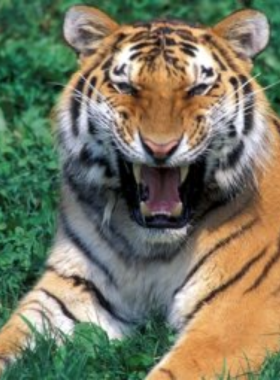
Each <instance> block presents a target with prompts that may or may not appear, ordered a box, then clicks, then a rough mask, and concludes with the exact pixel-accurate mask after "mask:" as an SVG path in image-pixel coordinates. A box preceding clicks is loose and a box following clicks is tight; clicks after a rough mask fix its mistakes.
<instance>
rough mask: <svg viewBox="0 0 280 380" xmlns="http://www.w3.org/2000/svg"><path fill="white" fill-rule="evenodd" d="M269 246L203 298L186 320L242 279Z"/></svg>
mask: <svg viewBox="0 0 280 380" xmlns="http://www.w3.org/2000/svg"><path fill="white" fill-rule="evenodd" d="M266 251H267V248H264V249H262V250H261V251H260V252H259V253H258V254H257V255H256V256H254V257H253V258H252V259H251V260H249V261H247V263H246V264H245V265H244V266H243V267H242V268H241V269H240V270H239V271H238V272H237V273H236V274H235V275H234V276H233V277H231V278H230V279H229V280H228V281H226V282H225V283H223V284H222V285H220V286H218V287H217V288H216V289H213V290H212V291H211V292H210V293H208V294H207V295H206V296H205V297H204V298H203V299H202V300H200V301H199V302H198V303H197V305H196V306H195V307H194V309H193V311H191V312H190V313H189V314H188V315H187V316H186V317H185V321H186V322H188V321H190V320H191V319H192V318H193V317H194V316H195V314H197V313H198V312H199V310H200V309H201V308H202V307H203V306H205V305H206V304H209V302H211V301H213V300H214V299H215V298H216V297H217V296H218V295H219V294H221V293H223V292H224V291H225V290H227V289H228V288H229V287H231V286H232V285H234V284H236V283H237V282H238V281H240V280H241V279H242V278H243V277H244V276H245V275H246V273H247V272H248V271H249V270H250V269H251V267H252V266H253V265H254V264H256V263H257V262H258V261H259V260H260V259H261V258H262V257H263V256H264V255H265V253H266Z"/></svg>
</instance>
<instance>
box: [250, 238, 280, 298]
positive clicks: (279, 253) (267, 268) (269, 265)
mask: <svg viewBox="0 0 280 380" xmlns="http://www.w3.org/2000/svg"><path fill="white" fill-rule="evenodd" d="M279 248H280V239H278V243H277V249H276V252H275V254H274V255H273V256H272V257H271V259H270V260H269V261H268V263H267V264H266V265H265V266H264V268H263V271H262V272H261V274H260V275H259V276H258V277H257V278H256V280H255V282H254V283H253V284H252V285H251V286H250V287H249V288H248V289H246V290H245V292H244V294H246V293H249V292H251V291H253V290H255V289H257V288H258V287H259V286H260V285H261V284H262V282H263V281H264V280H265V279H266V278H267V276H268V274H269V272H270V271H271V270H272V268H273V266H274V265H275V264H276V263H277V262H278V260H279V259H280V249H279Z"/></svg>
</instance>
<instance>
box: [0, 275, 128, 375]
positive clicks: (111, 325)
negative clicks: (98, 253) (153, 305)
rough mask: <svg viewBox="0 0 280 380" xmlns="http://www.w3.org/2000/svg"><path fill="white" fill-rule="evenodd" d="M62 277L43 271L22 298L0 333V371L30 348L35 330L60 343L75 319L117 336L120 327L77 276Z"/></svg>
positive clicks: (119, 335) (72, 326)
mask: <svg viewBox="0 0 280 380" xmlns="http://www.w3.org/2000/svg"><path fill="white" fill-rule="evenodd" d="M74 279H75V280H76V282H74V281H73V278H72V277H70V278H68V277H63V276H60V275H58V274H57V273H56V272H54V271H47V272H46V273H45V275H44V276H43V277H42V279H41V280H40V281H39V283H38V284H37V286H36V287H35V288H34V289H33V290H32V291H31V292H30V293H29V294H28V295H27V296H26V297H25V298H24V299H23V300H22V302H21V303H20V305H19V307H18V309H17V310H16V311H15V312H14V314H13V315H12V317H11V318H10V319H9V320H8V322H7V323H6V325H5V326H4V327H3V328H2V330H1V332H0V374H1V371H3V369H4V368H5V367H6V366H7V365H9V364H10V363H12V362H13V361H14V360H15V359H16V358H17V356H19V355H20V353H21V351H22V350H23V349H24V348H25V347H27V346H30V347H34V343H35V332H39V333H41V334H45V333H47V336H51V337H54V338H55V339H56V341H58V342H60V341H61V338H62V337H63V335H65V334H71V333H72V332H73V330H74V327H75V324H76V323H77V322H92V323H94V324H96V325H99V326H101V327H102V328H103V329H104V330H105V331H106V332H107V334H108V336H109V337H110V338H120V337H121V336H122V335H123V333H124V329H125V327H127V326H125V327H124V326H123V324H122V323H121V321H116V320H114V319H113V318H112V316H111V315H109V313H107V312H106V310H104V309H103V308H102V307H101V305H100V304H99V303H98V300H97V299H96V298H95V297H94V295H93V294H91V293H90V292H89V291H87V290H86V289H85V286H84V284H83V282H82V280H81V282H80V283H79V282H77V277H74Z"/></svg>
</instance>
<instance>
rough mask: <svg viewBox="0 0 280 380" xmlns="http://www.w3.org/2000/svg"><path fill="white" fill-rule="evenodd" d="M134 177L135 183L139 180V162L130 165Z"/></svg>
mask: <svg viewBox="0 0 280 380" xmlns="http://www.w3.org/2000/svg"><path fill="white" fill-rule="evenodd" d="M132 169H133V174H134V178H135V180H136V182H137V183H140V182H141V165H139V164H133V165H132Z"/></svg>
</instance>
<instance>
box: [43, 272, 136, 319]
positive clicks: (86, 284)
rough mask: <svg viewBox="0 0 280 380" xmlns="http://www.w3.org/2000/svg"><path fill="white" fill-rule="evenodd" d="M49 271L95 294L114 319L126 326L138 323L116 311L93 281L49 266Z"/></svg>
mask: <svg viewBox="0 0 280 380" xmlns="http://www.w3.org/2000/svg"><path fill="white" fill-rule="evenodd" d="M46 269H47V270H48V271H52V272H55V273H56V275H57V276H59V277H61V278H63V279H65V280H70V281H72V282H73V285H74V286H82V287H83V288H84V290H85V291H87V292H89V293H94V295H95V297H96V299H97V301H98V303H99V305H100V306H101V307H103V309H105V310H106V311H107V312H108V313H109V314H110V315H111V316H112V317H114V318H115V319H117V320H118V321H120V322H122V323H125V324H130V325H132V324H135V323H136V322H134V321H130V320H128V319H126V318H123V317H122V316H120V315H119V313H118V312H117V311H116V310H115V307H114V306H113V305H112V304H111V302H109V301H108V300H107V299H106V298H105V296H104V295H103V294H102V292H101V291H100V290H99V289H98V287H97V286H96V285H95V283H94V282H93V281H91V280H87V279H85V278H82V277H80V276H78V275H71V276H66V275H63V274H61V273H59V272H58V271H57V270H56V269H55V268H54V267H53V266H51V265H48V266H47V268H46Z"/></svg>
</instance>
